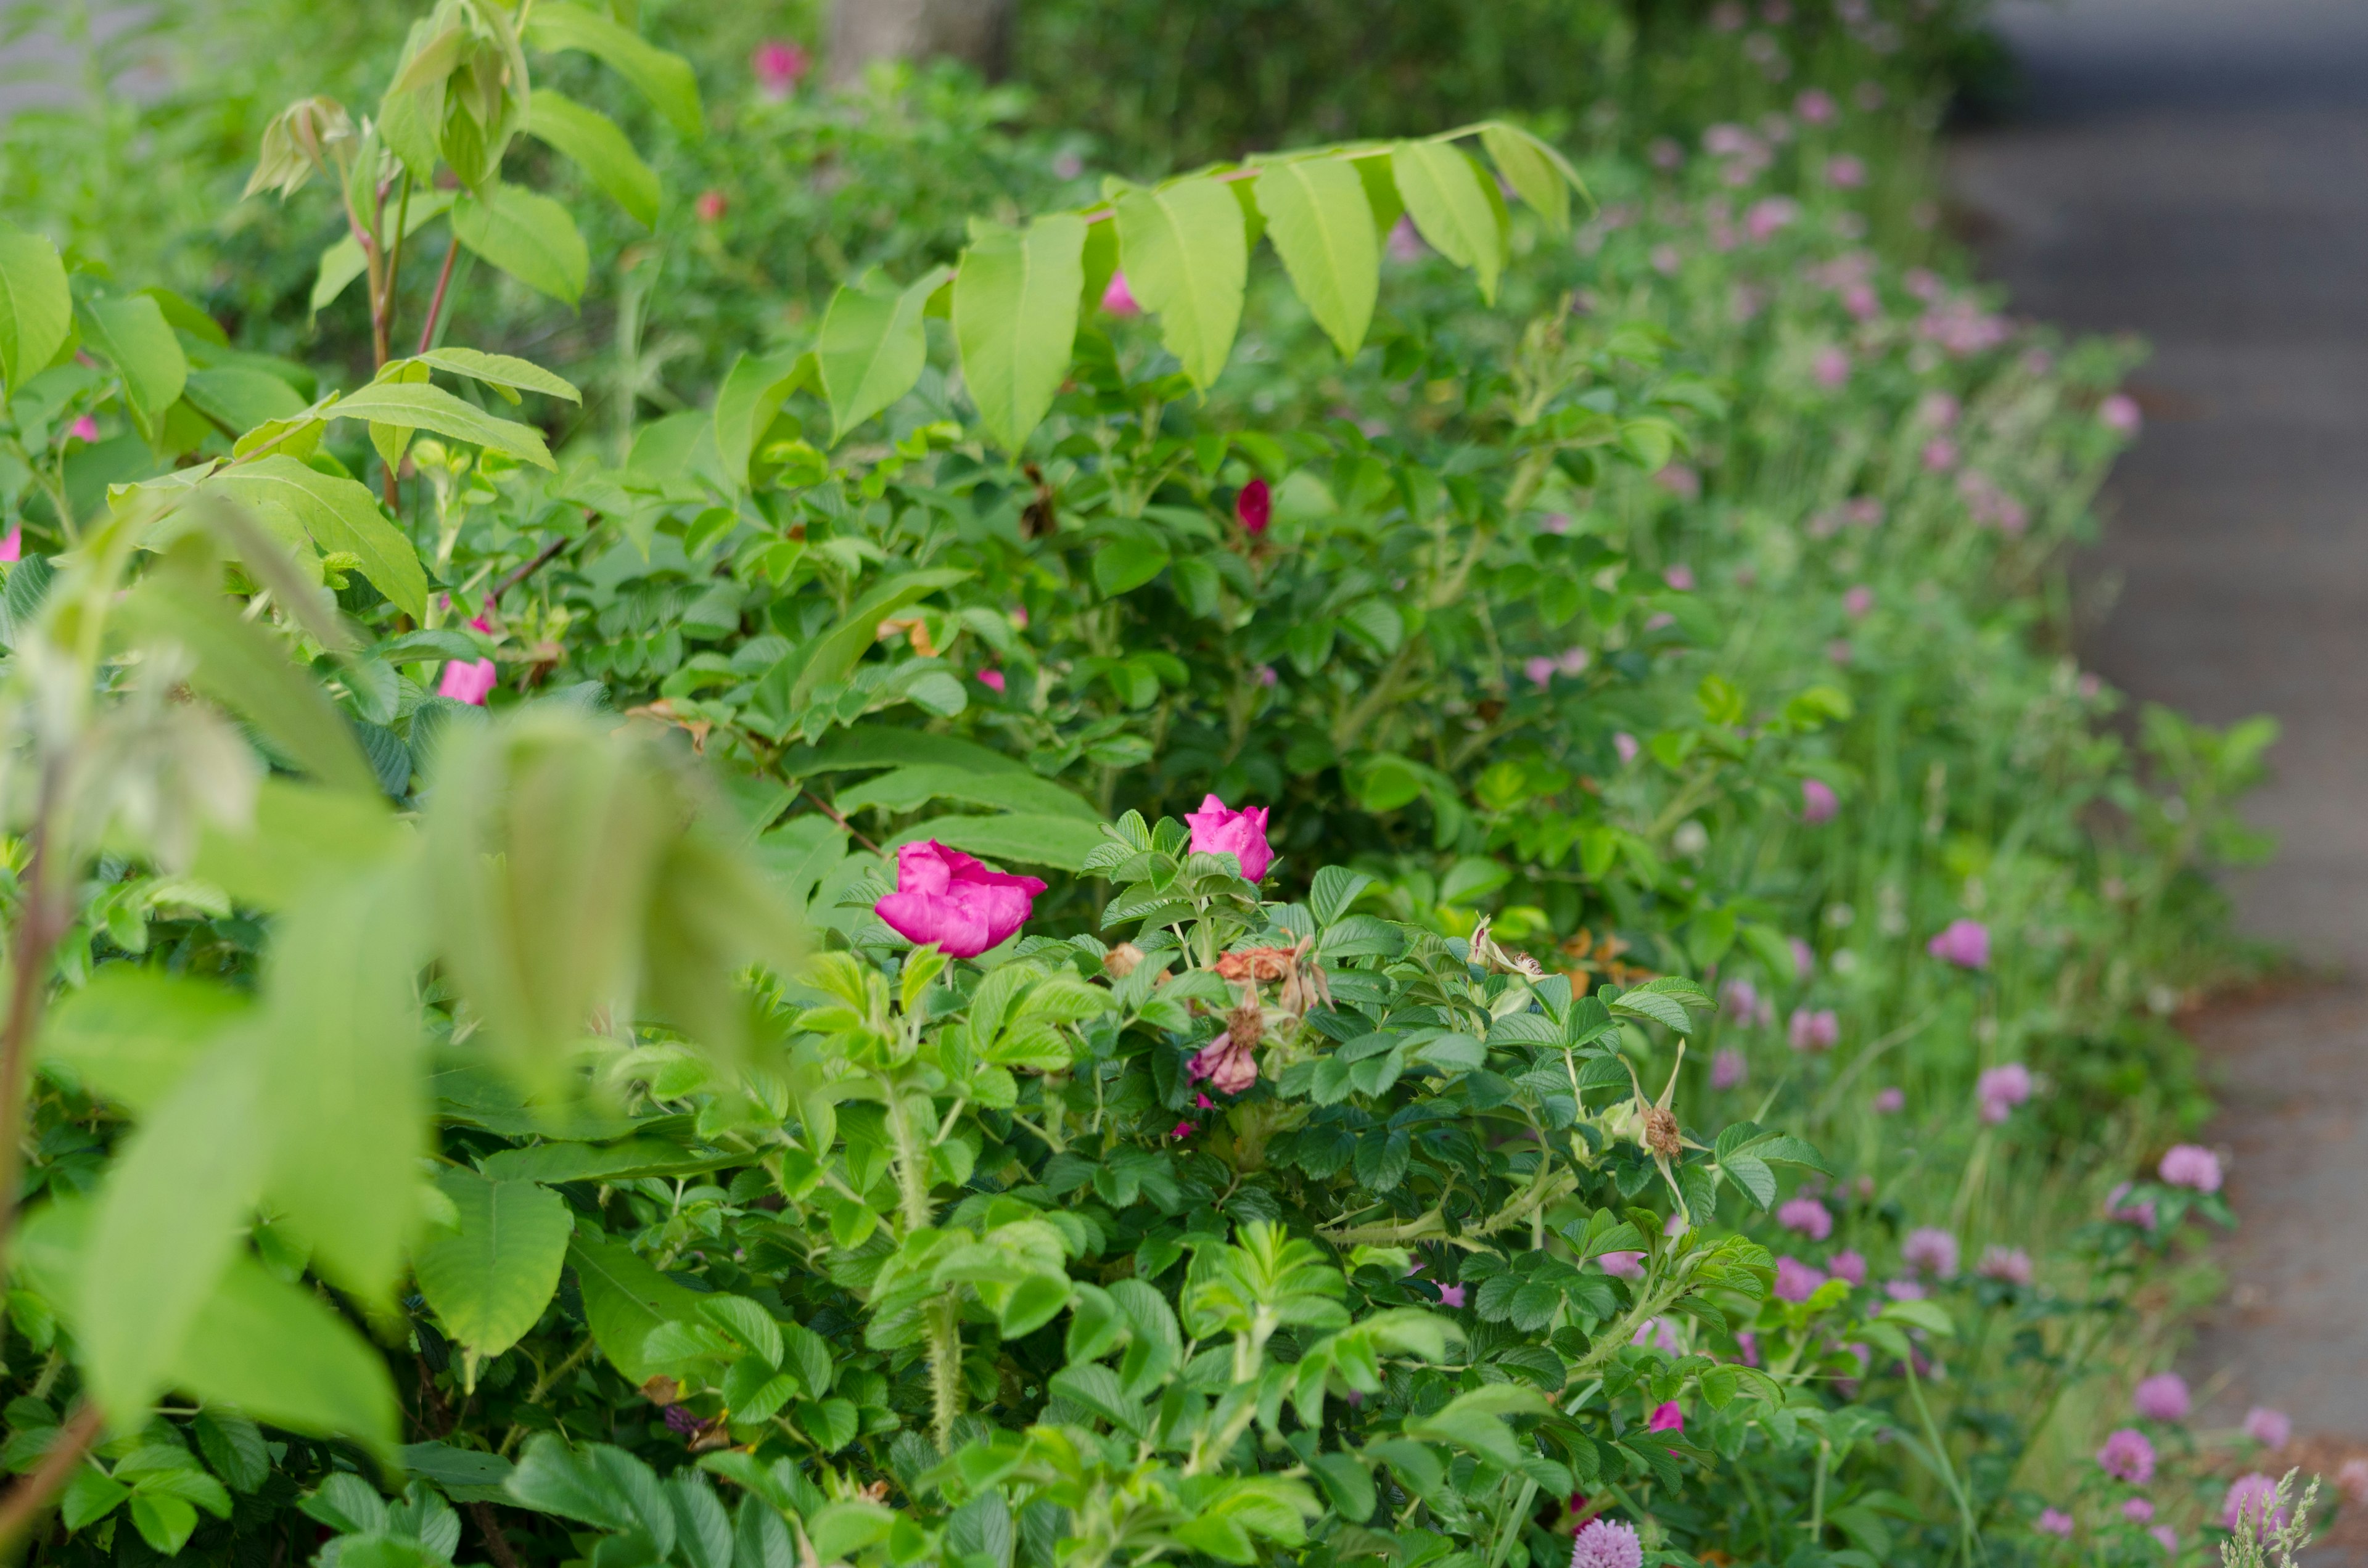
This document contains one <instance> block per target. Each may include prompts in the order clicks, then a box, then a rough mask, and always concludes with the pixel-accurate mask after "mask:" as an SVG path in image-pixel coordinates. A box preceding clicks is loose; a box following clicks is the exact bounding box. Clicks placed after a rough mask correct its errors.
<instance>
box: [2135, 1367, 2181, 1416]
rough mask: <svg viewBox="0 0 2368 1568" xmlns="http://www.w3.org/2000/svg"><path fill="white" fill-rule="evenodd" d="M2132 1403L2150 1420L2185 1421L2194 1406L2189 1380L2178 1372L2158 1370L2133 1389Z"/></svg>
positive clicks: (2140, 1413) (2139, 1412)
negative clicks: (2189, 1396) (2188, 1389)
mask: <svg viewBox="0 0 2368 1568" xmlns="http://www.w3.org/2000/svg"><path fill="white" fill-rule="evenodd" d="M2130 1403H2131V1405H2132V1406H2133V1407H2135V1409H2136V1411H2137V1413H2138V1415H2140V1416H2141V1417H2143V1418H2144V1419H2146V1420H2148V1421H2184V1420H2186V1419H2187V1413H2188V1411H2189V1410H2190V1409H2191V1408H2192V1403H2191V1402H2190V1400H2189V1398H2188V1394H2187V1380H2186V1379H2184V1378H2182V1377H2180V1375H2179V1374H2178V1373H2177V1372H2157V1373H2156V1374H2155V1375H2154V1376H2153V1377H2150V1378H2146V1379H2144V1380H2142V1381H2140V1382H2139V1383H2138V1386H2137V1387H2136V1389H2135V1390H2134V1391H2132V1392H2131V1394H2130Z"/></svg>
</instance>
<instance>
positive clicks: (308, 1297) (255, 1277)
mask: <svg viewBox="0 0 2368 1568" xmlns="http://www.w3.org/2000/svg"><path fill="white" fill-rule="evenodd" d="M170 1381H171V1384H172V1386H174V1387H176V1388H179V1389H182V1390H185V1391H186V1392H189V1393H192V1394H195V1395H196V1396H197V1397H198V1398H199V1399H201V1400H205V1401H207V1402H208V1403H219V1404H226V1405H232V1406H234V1407H236V1408H237V1409H238V1410H239V1411H240V1412H242V1413H243V1414H245V1415H248V1416H251V1417H253V1418H254V1419H255V1420H257V1421H266V1422H268V1423H270V1424H271V1425H272V1426H284V1427H286V1428H288V1429H289V1430H290V1431H294V1432H307V1433H312V1434H313V1435H315V1436H319V1437H351V1438H354V1439H355V1440H357V1441H359V1442H361V1443H363V1444H365V1445H367V1446H368V1447H369V1448H370V1449H372V1450H373V1451H375V1452H377V1453H380V1454H381V1455H383V1454H387V1453H390V1452H392V1451H393V1447H394V1440H395V1403H394V1384H393V1381H391V1380H390V1379H389V1378H388V1376H387V1370H386V1360H385V1358H384V1357H383V1356H381V1354H380V1353H379V1351H378V1350H377V1349H376V1348H375V1347H373V1346H371V1345H370V1342H369V1341H368V1340H366V1339H364V1338H363V1337H362V1336H361V1335H360V1334H359V1333H358V1332H356V1331H355V1329H354V1328H353V1326H352V1325H351V1324H347V1322H346V1321H345V1320H344V1319H343V1318H341V1317H339V1316H338V1315H337V1313H336V1311H335V1310H334V1309H332V1308H331V1307H330V1306H329V1305H328V1303H327V1302H325V1301H323V1300H322V1299H321V1297H320V1296H319V1295H318V1294H316V1293H315V1292H314V1291H313V1290H309V1289H306V1288H304V1287H301V1286H296V1285H290V1284H289V1283H287V1282H286V1281H285V1280H282V1279H279V1278H274V1277H273V1276H272V1275H270V1274H269V1273H268V1272H266V1271H265V1269H264V1267H263V1266H262V1265H261V1264H259V1263H256V1262H255V1261H254V1260H253V1259H251V1258H246V1257H239V1258H235V1259H233V1262H232V1263H231V1266H230V1267H229V1268H228V1269H227V1270H226V1271H225V1272H224V1273H223V1274H222V1278H221V1280H220V1281H219V1283H217V1284H216V1286H215V1288H214V1290H213V1293H212V1296H211V1299H210V1300H208V1301H205V1303H204V1304H203V1306H202V1307H201V1308H200V1309H199V1312H198V1314H197V1319H196V1322H195V1323H193V1324H191V1325H190V1328H189V1331H188V1337H187V1339H186V1340H185V1341H184V1343H183V1345H182V1346H181V1349H180V1351H179V1353H178V1354H177V1355H176V1357H175V1358H174V1361H173V1364H172V1371H171V1376H170Z"/></svg>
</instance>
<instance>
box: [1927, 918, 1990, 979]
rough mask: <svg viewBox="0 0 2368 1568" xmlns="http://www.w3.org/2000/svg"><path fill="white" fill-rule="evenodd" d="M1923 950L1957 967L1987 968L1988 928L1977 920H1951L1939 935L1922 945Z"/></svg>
mask: <svg viewBox="0 0 2368 1568" xmlns="http://www.w3.org/2000/svg"><path fill="white" fill-rule="evenodd" d="M1924 950H1925V951H1926V952H1928V953H1930V954H1931V955H1932V956H1933V957H1934V958H1936V959H1939V960H1941V961H1942V962H1943V963H1952V964H1955V965H1956V966H1957V967H1958V968H1959V969H1987V968H1989V966H1990V928H1989V927H1988V926H1985V925H1983V924H1982V923H1981V922H1980V921H1978V920H1952V921H1950V922H1949V924H1948V925H1947V926H1946V927H1944V928H1943V929H1942V930H1941V934H1940V935H1939V936H1937V937H1933V938H1932V939H1931V940H1930V942H1927V943H1926V944H1925V945H1924Z"/></svg>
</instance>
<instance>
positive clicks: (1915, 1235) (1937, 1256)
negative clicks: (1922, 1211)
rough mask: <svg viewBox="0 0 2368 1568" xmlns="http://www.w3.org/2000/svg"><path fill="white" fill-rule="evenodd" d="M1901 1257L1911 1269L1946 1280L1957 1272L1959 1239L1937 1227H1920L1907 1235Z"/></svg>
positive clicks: (1900, 1250) (1901, 1246)
mask: <svg viewBox="0 0 2368 1568" xmlns="http://www.w3.org/2000/svg"><path fill="white" fill-rule="evenodd" d="M1899 1256H1901V1257H1903V1258H1905V1259H1906V1260H1907V1267H1910V1268H1914V1269H1917V1270H1919V1271H1921V1272H1922V1273H1926V1274H1930V1275H1931V1276H1933V1277H1934V1278H1940V1279H1946V1278H1950V1277H1951V1276H1952V1275H1954V1274H1955V1273H1956V1272H1957V1238H1956V1237H1954V1236H1952V1235H1951V1234H1950V1233H1948V1232H1946V1231H1943V1230H1941V1229H1940V1228H1939V1227H1937V1226H1933V1225H1923V1226H1919V1227H1918V1228H1917V1229H1915V1230H1913V1231H1910V1232H1908V1233H1907V1240H1906V1241H1905V1242H1903V1243H1901V1244H1900V1247H1899Z"/></svg>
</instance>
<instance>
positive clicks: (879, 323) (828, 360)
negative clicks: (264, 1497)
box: [814, 267, 953, 442]
mask: <svg viewBox="0 0 2368 1568" xmlns="http://www.w3.org/2000/svg"><path fill="white" fill-rule="evenodd" d="M952 275H953V269H952V268H951V267H935V268H932V269H931V270H930V271H929V272H928V274H927V275H925V276H924V277H922V278H920V279H919V281H917V282H916V283H914V284H913V285H912V286H911V287H909V288H905V289H898V288H896V287H895V286H894V285H893V284H888V283H885V282H882V281H879V280H877V279H867V280H866V281H864V282H862V283H860V284H857V285H853V286H850V287H848V288H843V289H841V290H838V292H837V293H836V294H833V295H832V296H831V297H830V308H829V310H827V311H826V312H824V314H823V318H822V341H821V342H820V343H819V344H817V345H816V346H815V348H814V359H815V362H816V363H817V364H818V365H819V366H820V368H821V370H822V390H823V394H824V395H825V397H827V398H828V399H829V400H830V438H831V440H832V441H834V442H837V441H838V440H841V439H843V438H844V437H846V435H847V433H848V431H849V430H852V429H854V428H855V427H856V426H859V425H860V424H862V423H863V422H864V421H865V420H867V419H869V418H871V416H872V415H875V414H877V413H879V412H880V411H881V410H882V409H883V408H885V407H887V406H888V405H889V404H890V403H894V402H895V401H896V400H897V399H898V398H900V397H903V396H904V395H905V393H906V392H910V391H912V390H913V383H914V382H915V381H919V380H920V379H921V369H922V367H923V366H925V365H926V364H928V357H929V343H928V335H927V334H926V333H925V332H923V330H922V327H921V316H922V313H923V312H925V311H926V310H927V309H928V303H929V296H930V295H932V294H934V293H936V292H937V291H938V290H939V289H941V288H943V287H944V286H945V283H946V279H947V278H950V277H951V276H952Z"/></svg>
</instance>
